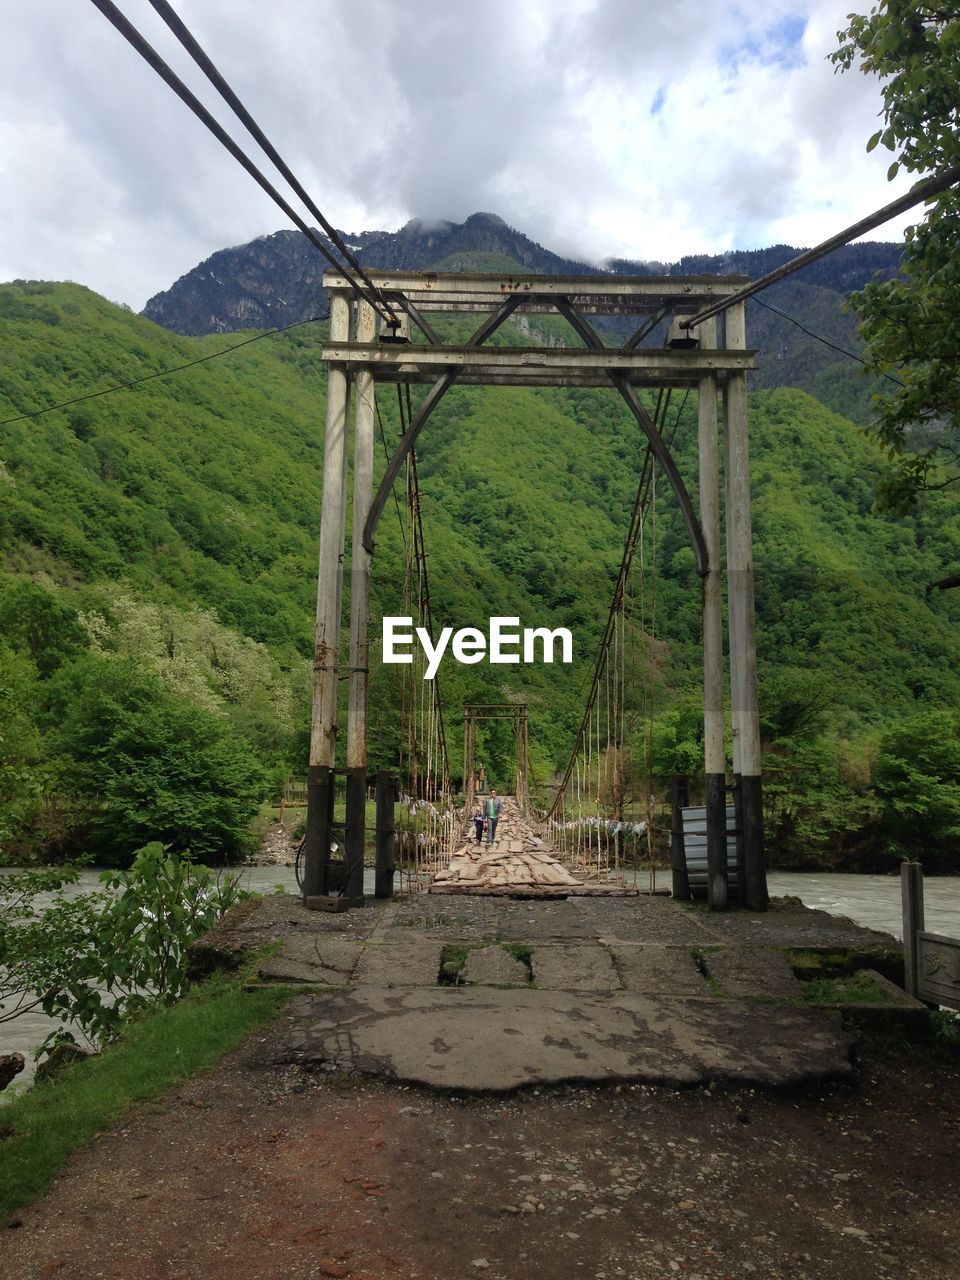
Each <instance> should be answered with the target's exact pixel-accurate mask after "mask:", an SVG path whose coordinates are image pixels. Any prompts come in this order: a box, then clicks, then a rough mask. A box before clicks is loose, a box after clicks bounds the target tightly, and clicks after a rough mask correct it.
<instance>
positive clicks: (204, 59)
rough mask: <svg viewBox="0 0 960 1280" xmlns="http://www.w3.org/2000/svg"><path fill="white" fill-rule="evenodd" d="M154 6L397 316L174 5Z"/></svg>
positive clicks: (162, 1) (163, 0) (161, 1)
mask: <svg viewBox="0 0 960 1280" xmlns="http://www.w3.org/2000/svg"><path fill="white" fill-rule="evenodd" d="M150 4H151V5H152V6H153V8H154V9H155V10H156V11H157V13H158V14H159V15H160V17H161V18H162V19H163V20H164V22H165V23H166V24H167V26H168V27H169V28H170V30H171V31H172V32H173V34H174V35H175V36H176V37H177V39H178V40H179V41H180V43H181V44H182V45H183V47H184V48H185V49H186V51H187V53H189V54H190V57H191V58H193V60H194V62H195V63H196V64H197V66H198V67H199V68H200V70H201V71H202V72H203V73H204V75H205V76H206V77H207V79H208V80H209V81H210V83H211V84H212V85H213V86H214V88H215V89H216V90H217V92H218V93H219V94H220V96H221V97H222V98H223V99H224V101H225V102H226V103H227V104H228V105H229V106H230V108H231V109H232V110H233V112H234V114H235V115H236V116H237V117H238V118H239V119H240V120H241V122H242V123H243V124H244V126H245V127H246V129H247V130H248V132H249V133H250V134H251V136H252V137H253V138H254V139H255V140H256V141H257V142H258V143H259V144H260V146H261V147H262V148H263V150H264V152H265V153H266V154H267V155H268V156H269V157H270V159H271V160H272V161H273V163H274V164H275V165H276V167H277V169H278V170H279V171H280V172H281V173H282V174H283V176H284V177H285V178H286V180H287V182H289V184H290V186H291V187H292V188H293V190H294V191H295V192H296V193H297V195H298V196H299V197H300V199H301V200H302V201H303V203H304V204H305V205H306V206H307V208H308V209H309V210H310V212H311V213H312V214H313V216H314V217H315V218H316V219H317V221H318V222H319V223H320V225H321V227H323V229H324V231H326V233H327V235H328V236H329V237H330V239H331V240H332V241H333V243H334V244H335V245H336V247H337V249H338V250H339V251H340V253H341V254H342V255H343V257H344V258H345V259H346V261H347V262H348V263H349V264H350V266H351V267H352V268H353V270H354V271H355V272H356V274H357V275H358V276H359V277H360V279H361V280H362V281H363V283H364V284H365V285H366V286H367V288H368V289H369V290H370V291H371V293H374V294H376V296H377V297H378V298H380V299H381V300H382V301H383V304H384V306H385V307H387V308H388V309H389V310H390V311H391V312H392V313H393V314H394V316H395V315H396V313H395V312H393V308H392V307H391V306H390V303H389V301H388V300H387V299H386V298H384V296H383V293H382V291H381V290H380V289H378V288H377V286H376V285H375V284H374V283H373V281H372V280H371V279H370V277H369V276H368V275H367V273H366V272H365V271H364V269H363V267H362V266H361V265H360V263H359V262H358V261H357V259H356V258H355V257H354V255H353V254H352V252H351V251H350V249H349V247H348V246H347V245H346V244H345V243H344V240H343V237H342V236H341V235H340V232H339V231H337V229H336V227H334V226H333V225H332V224H331V223H330V222H329V221H328V220H327V219H326V218H325V217H324V215H323V214H322V213H321V211H320V210H319V209H318V208H317V206H316V204H314V202H313V200H312V199H311V198H310V196H309V195H308V193H307V192H306V190H305V189H304V187H303V185H302V184H301V183H300V182H299V180H298V179H297V177H296V176H295V175H294V173H293V172H292V170H291V169H290V167H289V165H288V164H287V163H286V161H285V160H284V159H283V157H282V156H281V155H280V154H279V152H278V151H277V149H276V147H274V145H273V143H272V142H271V141H270V139H269V138H268V137H267V135H266V134H265V133H264V132H263V130H262V129H261V128H260V126H259V125H258V124H257V122H256V120H254V118H253V116H252V115H251V114H250V112H249V111H248V110H247V109H246V107H245V106H244V105H243V103H242V102H241V101H240V99H239V98H238V97H237V95H236V94H235V93H234V91H233V90H232V89H231V88H230V86H229V84H227V82H226V80H225V79H224V78H223V76H222V75H221V73H220V72H219V71H218V70H217V68H216V67H215V66H214V64H213V62H212V61H211V60H210V58H209V57H208V55H207V54H206V53H205V52H204V50H203V49H202V48H201V46H200V44H199V42H198V41H197V39H196V37H195V36H194V35H192V34H191V32H190V31H189V30H188V28H187V27H186V25H185V24H184V22H183V21H182V19H181V18H180V17H179V16H178V15H177V13H176V12H175V10H174V9H173V6H172V5H171V4H170V3H169V0H150Z"/></svg>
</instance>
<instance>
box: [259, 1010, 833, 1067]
mask: <svg viewBox="0 0 960 1280" xmlns="http://www.w3.org/2000/svg"><path fill="white" fill-rule="evenodd" d="M851 1049H852V1040H851V1038H850V1037H849V1035H848V1034H847V1033H846V1032H844V1031H843V1029H842V1028H841V1025H840V1021H839V1018H837V1017H836V1016H835V1015H834V1016H832V1015H830V1014H826V1013H823V1012H822V1011H819V1010H814V1009H797V1008H790V1007H785V1006H779V1005H763V1004H755V1003H751V1002H747V1001H734V1000H724V1001H718V1000H700V999H687V1000H681V999H666V998H664V997H658V996H650V995H643V994H638V993H633V992H618V993H616V994H612V995H611V994H608V995H603V996H595V995H589V994H575V993H572V992H563V991H535V990H529V989H528V990H519V989H517V990H498V989H495V988H480V987H460V988H451V987H447V988H442V987H441V988H435V989H433V990H425V989H417V990H404V991H397V990H395V989H394V990H391V989H386V988H375V987H363V988H354V989H352V990H350V991H343V992H331V993H329V994H326V993H324V994H320V995H308V996H300V997H297V998H296V999H295V1000H294V1001H293V1002H292V1003H291V1005H290V1007H289V1013H288V1016H287V1019H286V1025H285V1026H283V1027H278V1051H277V1060H278V1061H282V1062H298V1063H301V1064H303V1065H304V1066H305V1067H307V1068H308V1069H321V1070H326V1071H330V1072H344V1073H347V1074H358V1075H371V1076H379V1077H382V1078H384V1079H387V1080H393V1081H404V1082H408V1083H413V1084H419V1085H426V1086H429V1087H432V1088H436V1089H445V1090H454V1091H469V1092H487V1091H489V1092H506V1091H509V1090H512V1089H517V1088H520V1087H522V1086H524V1085H533V1084H561V1083H563V1082H572V1081H579V1082H598V1083H599V1082H613V1081H624V1082H627V1081H632V1082H637V1081H639V1082H644V1083H648V1084H658V1085H668V1086H692V1085H706V1084H709V1083H710V1082H722V1083H726V1082H735V1083H737V1084H739V1085H763V1086H775V1087H784V1086H789V1085H795V1084H798V1083H800V1082H803V1081H808V1082H809V1081H811V1080H822V1079H836V1078H846V1077H849V1076H850V1075H851V1074H852V1071H853V1068H852V1065H851Z"/></svg>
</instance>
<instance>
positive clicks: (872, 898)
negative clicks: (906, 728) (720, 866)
mask: <svg viewBox="0 0 960 1280" xmlns="http://www.w3.org/2000/svg"><path fill="white" fill-rule="evenodd" d="M0 874H3V871H2V869H0ZM240 874H241V880H242V883H243V887H244V888H245V889H247V890H249V891H251V892H253V893H264V894H268V893H273V892H274V891H275V890H276V889H277V888H278V887H280V888H282V889H283V891H284V892H285V893H293V894H295V893H296V892H297V883H296V878H295V876H294V873H293V868H292V867H249V868H247V869H246V870H244V871H242V872H241V873H240ZM98 876H99V873H98V872H97V871H94V870H90V869H88V870H86V871H83V872H81V874H80V880H79V882H78V883H77V884H76V885H74V886H71V887H70V888H68V889H67V890H65V892H66V893H67V894H68V895H69V896H73V895H74V894H76V893H83V892H88V891H89V890H91V889H99V888H101V887H102V886H101V885H100V881H99V878H98ZM648 880H649V877H648V874H647V873H646V872H641V873H640V874H639V875H638V877H637V883H638V884H639V885H640V886H641V887H645V886H646V885H647V883H648ZM767 883H768V885H769V889H770V895H771V897H782V896H784V895H787V894H789V895H791V896H793V897H797V898H800V900H801V901H802V902H803V903H804V904H805V905H806V906H808V907H815V908H817V909H819V910H821V911H829V912H831V913H832V914H834V915H839V916H847V917H849V919H851V920H853V921H855V922H856V923H857V924H860V925H864V926H865V927H867V928H869V929H881V930H883V931H885V932H886V933H892V934H893V935H894V936H895V937H897V938H900V937H901V935H902V914H901V907H900V879H899V877H898V876H865V875H847V874H835V875H834V874H828V873H826V872H793V871H771V872H769V873H768V876H767ZM657 887H658V888H669V887H670V872H669V871H659V872H657ZM363 888H364V892H365V893H367V894H371V895H372V893H373V871H372V870H368V871H367V872H366V873H365V875H364V886H363ZM923 896H924V906H925V910H926V921H925V923H926V927H927V929H929V930H931V931H932V932H934V933H945V934H948V935H949V936H950V937H954V938H957V937H960V876H938V877H936V878H932V877H928V878H927V879H926V880H925V881H924V884H923ZM58 1025H59V1024H58V1023H57V1022H55V1021H54V1020H53V1019H51V1018H48V1017H46V1016H45V1014H43V1013H41V1012H34V1013H27V1014H24V1015H23V1016H22V1017H20V1018H16V1019H15V1020H14V1021H12V1022H8V1023H0V1053H14V1052H20V1053H23V1054H24V1055H26V1057H27V1069H26V1071H24V1072H23V1074H22V1075H20V1076H18V1077H17V1081H18V1085H21V1086H22V1085H23V1084H26V1082H27V1081H28V1080H29V1079H30V1078H31V1077H32V1075H33V1061H32V1059H31V1056H30V1055H31V1051H32V1049H33V1048H34V1047H35V1046H36V1045H38V1044H39V1043H40V1042H41V1041H42V1040H43V1039H44V1038H45V1037H46V1036H47V1035H48V1034H49V1032H50V1031H52V1030H53V1029H54V1028H55V1027H56V1026H58ZM9 1092H10V1091H9V1090H8V1091H7V1093H8V1094H9ZM3 1097H4V1094H0V1099H2V1098H3Z"/></svg>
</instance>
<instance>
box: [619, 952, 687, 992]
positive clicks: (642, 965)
mask: <svg viewBox="0 0 960 1280" xmlns="http://www.w3.org/2000/svg"><path fill="white" fill-rule="evenodd" d="M610 950H611V953H612V955H613V963H614V965H615V966H616V969H617V972H618V973H619V975H620V981H621V982H622V983H623V989H624V990H625V991H642V992H649V993H651V994H660V995H665V996H708V995H710V989H709V987H708V986H707V982H706V979H705V978H704V976H703V974H702V973H701V972H700V970H699V969H698V968H697V963H696V961H695V960H694V958H693V955H692V954H691V951H690V948H689V947H655V946H644V945H638V946H629V945H627V944H625V943H622V942H621V943H613V944H612V945H611V947H610Z"/></svg>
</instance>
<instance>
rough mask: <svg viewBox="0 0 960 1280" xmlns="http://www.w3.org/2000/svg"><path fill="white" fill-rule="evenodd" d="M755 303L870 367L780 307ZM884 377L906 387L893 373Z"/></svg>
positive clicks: (755, 300)
mask: <svg viewBox="0 0 960 1280" xmlns="http://www.w3.org/2000/svg"><path fill="white" fill-rule="evenodd" d="M754 302H755V303H756V304H757V306H758V307H766V309H767V310H768V311H773V312H775V313H776V314H777V315H778V316H782V317H783V319H784V320H789V321H790V323H791V324H795V325H796V326H797V328H798V329H801V330H802V331H803V332H804V333H805V334H806V335H807V337H808V338H815V339H816V340H817V342H822V343H823V345H824V346H825V347H830V348H831V349H832V350H834V351H839V352H840V354H841V355H842V356H849V357H850V359H851V360H858V361H859V362H860V364H862V365H864V366H865V367H866V368H869V367H870V366H869V364H868V363H867V361H866V360H864V358H863V356H858V355H857V353H856V352H855V351H849V350H848V349H847V348H846V347H840V346H838V345H837V344H836V343H835V342H831V341H830V339H829V338H825V337H823V335H822V334H819V333H814V331H813V330H812V329H808V328H807V326H806V325H805V324H801V322H800V321H799V320H797V319H795V318H794V317H793V316H791V315H787V313H786V311H781V309H780V308H779V307H775V306H774V305H773V303H772V302H764V301H763V299H762V298H754ZM882 376H883V377H884V378H886V379H887V381H888V382H894V383H896V385H897V386H898V387H902V386H903V385H904V384H903V383H902V382H901V381H900V379H899V378H896V377H894V375H893V374H892V373H885V374H883V375H882Z"/></svg>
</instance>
